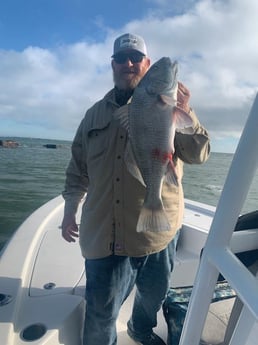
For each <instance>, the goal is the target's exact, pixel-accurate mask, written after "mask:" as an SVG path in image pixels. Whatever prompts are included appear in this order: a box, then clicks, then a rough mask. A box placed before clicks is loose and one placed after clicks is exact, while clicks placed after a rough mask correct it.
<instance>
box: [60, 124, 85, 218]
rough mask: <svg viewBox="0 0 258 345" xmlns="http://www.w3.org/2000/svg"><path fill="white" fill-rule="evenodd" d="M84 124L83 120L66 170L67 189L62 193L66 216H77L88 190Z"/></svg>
mask: <svg viewBox="0 0 258 345" xmlns="http://www.w3.org/2000/svg"><path fill="white" fill-rule="evenodd" d="M83 122H84V120H82V122H81V124H80V126H79V128H78V130H77V132H76V135H75V138H74V140H73V143H72V158H71V160H70V162H69V165H68V167H67V170H66V180H65V189H64V191H63V193H62V195H63V198H64V199H65V214H66V215H68V214H69V215H75V213H76V212H77V208H78V205H79V203H80V201H81V200H82V198H83V197H84V195H85V193H86V192H87V189H88V183H89V180H88V174H87V166H86V152H83V151H84V150H85V149H84V145H83Z"/></svg>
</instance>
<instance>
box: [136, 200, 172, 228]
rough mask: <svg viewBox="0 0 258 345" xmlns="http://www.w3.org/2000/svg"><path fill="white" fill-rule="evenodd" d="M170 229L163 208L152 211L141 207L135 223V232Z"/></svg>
mask: <svg viewBox="0 0 258 345" xmlns="http://www.w3.org/2000/svg"><path fill="white" fill-rule="evenodd" d="M170 229H171V226H170V223H169V220H168V218H167V215H166V213H165V211H164V209H163V208H160V209H155V210H153V209H149V208H146V207H145V206H143V207H142V209H141V212H140V215H139V219H138V223H137V228H136V231H137V232H145V231H151V232H160V231H169V230H170Z"/></svg>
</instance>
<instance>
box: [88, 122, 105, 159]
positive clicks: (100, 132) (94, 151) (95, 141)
mask: <svg viewBox="0 0 258 345" xmlns="http://www.w3.org/2000/svg"><path fill="white" fill-rule="evenodd" d="M108 128H109V124H107V125H106V126H105V127H103V128H92V129H90V130H89V132H88V161H90V162H92V161H95V160H98V159H100V158H101V159H103V158H104V156H105V153H106V151H107V147H108V132H109V131H108Z"/></svg>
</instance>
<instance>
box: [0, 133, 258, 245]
mask: <svg viewBox="0 0 258 345" xmlns="http://www.w3.org/2000/svg"><path fill="white" fill-rule="evenodd" d="M14 139H15V138H14ZM16 140H17V141H18V142H19V143H20V146H19V147H18V148H16V149H6V148H5V149H4V148H0V196H1V197H0V249H1V247H2V246H3V245H4V243H5V242H6V241H7V240H8V239H9V238H10V236H11V234H12V233H13V232H14V231H15V229H16V228H17V227H18V225H20V224H21V222H22V221H24V220H25V218H26V217H27V216H28V215H29V214H31V212H32V211H34V210H35V209H37V208H38V207H39V206H41V205H42V204H44V203H45V202H46V201H48V200H50V199H52V198H53V197H55V196H57V195H59V194H60V193H61V192H62V190H63V186H64V179H65V175H64V173H65V169H66V166H67V164H68V162H69V159H70V147H71V143H70V142H67V141H50V140H42V139H28V138H16ZM47 143H51V144H52V143H53V144H57V145H58V148H57V149H47V148H45V147H44V146H43V145H44V144H47ZM232 158H233V155H231V154H223V153H212V154H211V157H210V158H209V160H208V161H207V162H206V163H205V164H202V165H185V176H184V190H185V197H186V198H188V199H193V200H196V201H201V202H204V203H208V204H210V205H214V206H216V204H217V202H218V199H219V196H220V193H221V191H222V188H223V185H224V182H225V178H226V175H227V173H228V169H229V166H230V163H231V161H232ZM257 208H258V175H257V176H256V177H255V179H254V181H253V184H252V187H251V189H250V192H249V196H248V200H247V202H246V203H245V205H244V209H243V211H246V212H247V211H252V210H254V209H257Z"/></svg>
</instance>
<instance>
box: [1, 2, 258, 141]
mask: <svg viewBox="0 0 258 345" xmlns="http://www.w3.org/2000/svg"><path fill="white" fill-rule="evenodd" d="M147 3H152V4H155V11H154V10H153V8H154V7H153V8H152V9H151V10H149V11H148V10H147V11H146V16H145V17H144V18H142V19H141V20H133V21H130V22H128V23H126V24H125V25H124V27H121V28H120V30H119V31H118V30H113V29H112V28H106V27H103V30H105V35H106V38H105V40H102V41H99V42H97V41H96V42H94V41H93V40H92V39H91V40H90V41H88V40H87V39H85V40H84V41H81V42H76V43H74V44H70V45H65V44H64V45H60V46H56V47H55V48H52V49H42V48H39V47H35V46H31V47H28V48H26V49H25V50H23V51H21V52H16V51H0V121H1V123H7V121H10V119H11V120H12V122H13V123H14V124H16V128H17V130H16V133H15V134H19V133H18V131H19V130H20V131H21V132H23V131H22V128H26V127H27V126H29V125H31V124H33V126H36V124H37V125H38V126H39V128H41V129H42V136H43V135H44V137H48V136H47V135H48V133H51V131H52V133H53V134H55V135H57V133H59V132H60V137H63V136H64V135H65V136H67V139H71V138H72V137H73V136H74V132H75V130H76V128H77V126H78V124H79V122H80V120H81V118H82V117H83V115H84V113H85V110H86V109H87V108H88V107H89V106H91V105H92V104H93V102H95V101H96V100H97V99H99V98H101V97H103V96H104V94H105V93H106V92H107V91H108V90H109V89H110V88H111V87H112V85H113V82H112V72H111V68H110V55H111V53H112V45H113V41H114V39H115V37H117V35H119V34H121V33H123V32H128V31H129V32H134V33H138V34H140V35H142V36H143V37H144V38H145V40H146V42H147V45H148V50H149V55H150V57H151V59H152V61H155V60H156V59H158V58H160V57H161V56H165V55H167V56H170V57H171V58H173V59H177V60H178V61H179V64H180V65H179V66H180V72H179V77H180V80H181V81H182V82H183V83H184V84H185V85H186V86H187V87H188V88H189V89H190V91H191V105H192V106H193V107H194V108H195V110H196V112H197V113H198V116H199V118H200V120H201V121H202V122H203V124H204V125H205V126H206V127H207V129H208V130H209V131H210V132H211V134H212V136H213V138H214V141H215V143H216V138H219V140H220V141H221V137H226V136H227V137H228V136H232V138H236V137H239V136H240V133H241V131H242V128H243V126H244V123H245V120H246V117H247V115H248V112H249V110H250V107H251V104H252V101H253V99H254V96H255V94H256V92H257V91H258V85H257V80H258V69H257V67H256V66H257V61H258V49H257V48H258V47H257V46H258V43H257V42H258V41H257V37H258V21H257V18H256V14H257V13H258V2H257V1H256V0H247V1H245V2H243V1H242V0H228V1H225V0H224V1H222V0H221V1H220V0H202V1H191V0H189V1H186V2H184V3H183V4H182V2H181V1H175V2H171V1H165V0H163V1H159V0H157V1H154V0H148V1H146V4H147ZM180 4H181V5H180ZM186 5H187V8H186V7H185V6H186ZM172 13H173V15H172ZM2 128H4V127H3V126H2ZM14 131H15V130H14V129H13V132H14ZM61 133H63V134H61ZM64 133H65V134H64ZM3 134H4V133H3V131H2V130H1V127H0V135H3Z"/></svg>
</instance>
